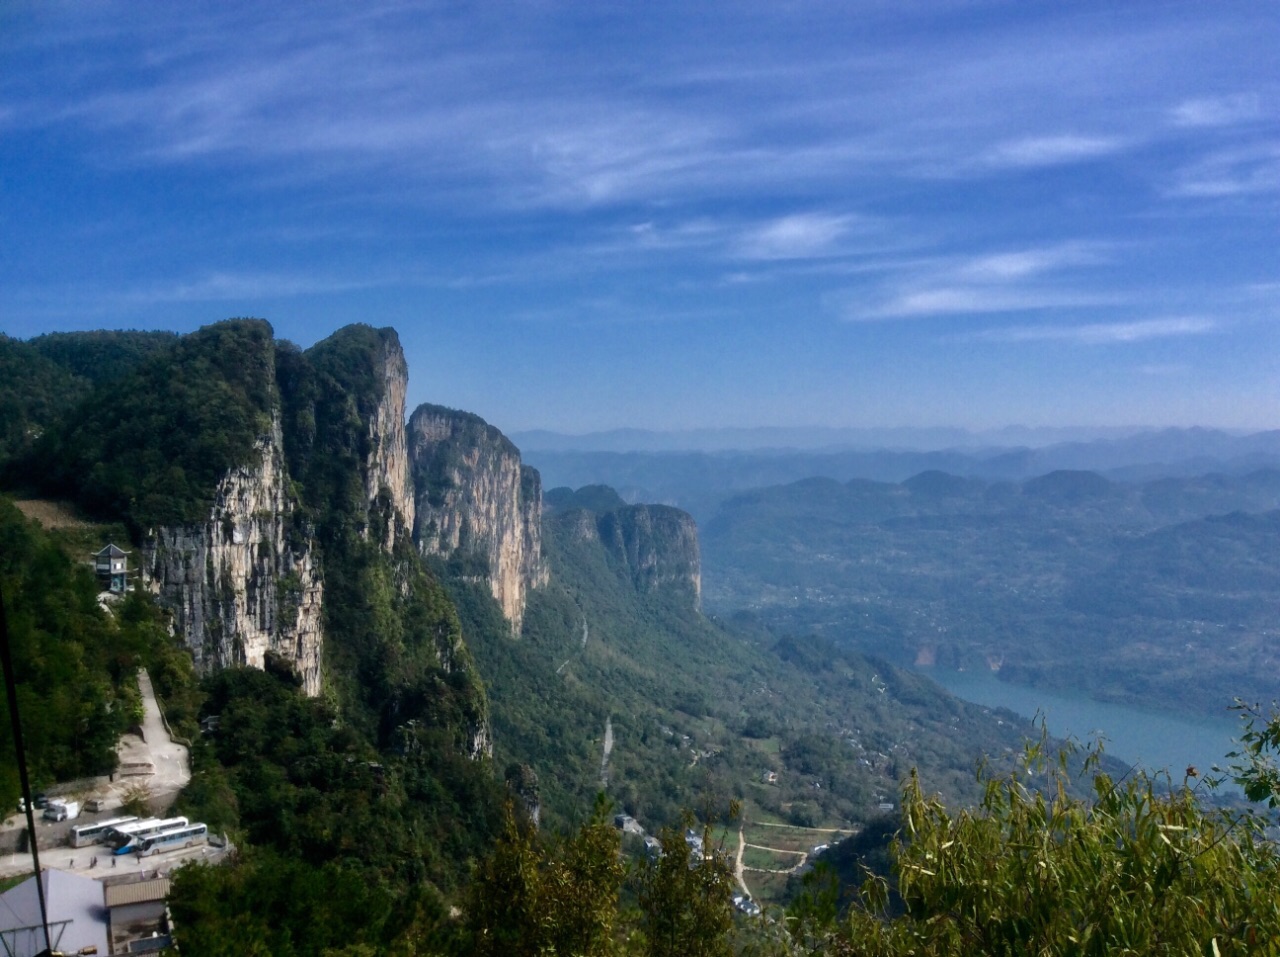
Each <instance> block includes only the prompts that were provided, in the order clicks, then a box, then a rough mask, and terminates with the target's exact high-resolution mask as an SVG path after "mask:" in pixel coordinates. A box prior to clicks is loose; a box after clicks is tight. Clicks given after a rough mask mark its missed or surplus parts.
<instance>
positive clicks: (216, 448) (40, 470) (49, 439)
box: [10, 319, 275, 532]
mask: <svg viewBox="0 0 1280 957" xmlns="http://www.w3.org/2000/svg"><path fill="white" fill-rule="evenodd" d="M274 363H275V357H274V341H273V338H272V330H271V326H270V325H268V324H267V323H266V322H263V321H262V320H257V319H241V320H230V321H227V322H221V323H217V324H215V325H212V326H206V327H205V328H203V329H201V330H199V331H198V332H194V333H191V334H190V335H186V336H182V337H181V338H179V339H177V340H176V341H175V342H174V343H173V345H172V346H171V347H170V348H166V349H162V350H158V351H156V352H155V353H153V354H151V355H150V356H148V357H146V358H143V359H141V361H139V362H138V363H136V364H130V363H122V367H124V368H126V369H127V371H125V372H124V373H123V374H122V375H120V376H119V377H115V378H109V379H108V378H103V379H101V380H99V381H97V382H96V383H95V385H94V386H93V388H92V390H91V391H90V392H88V394H87V395H85V396H84V397H83V398H81V399H80V400H79V401H78V402H77V403H76V405H75V407H74V408H73V409H71V410H69V411H65V412H64V414H63V415H62V416H61V417H60V418H59V420H58V421H57V422H56V423H54V424H51V425H50V426H49V427H48V428H47V429H46V430H45V432H44V433H43V435H42V436H41V437H40V439H39V440H38V441H37V442H36V443H35V444H34V447H33V449H32V450H31V453H30V455H29V456H27V457H26V458H24V459H23V460H21V461H19V462H15V463H14V464H13V466H12V468H11V471H10V481H11V482H14V483H17V484H22V485H25V486H27V487H28V488H31V489H33V490H36V491H39V492H41V493H43V494H47V495H54V496H58V497H62V498H66V499H70V500H72V501H75V502H76V503H77V504H79V505H80V506H81V507H82V508H84V509H85V510H86V511H87V512H89V513H90V514H93V515H97V516H103V517H107V518H111V519H118V520H124V521H126V522H128V523H129V525H130V527H131V528H133V529H135V530H136V531H139V532H140V531H144V530H146V529H147V528H149V527H151V526H154V525H172V524H181V523H184V522H192V521H198V520H200V519H201V518H204V517H206V516H207V515H208V511H209V507H210V505H211V504H212V499H213V492H214V489H215V488H216V487H217V484H218V482H219V481H220V480H221V479H222V477H223V476H224V475H225V474H226V473H227V471H228V470H229V469H231V468H233V467H235V466H238V465H242V464H244V463H245V462H246V461H247V460H248V459H249V456H250V454H251V452H252V450H253V447H254V443H255V442H256V441H257V439H258V438H259V436H261V435H263V434H264V433H267V432H269V430H270V421H271V412H272V408H273V404H274V394H275V389H274V382H275V375H274Z"/></svg>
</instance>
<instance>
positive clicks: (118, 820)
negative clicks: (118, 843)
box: [71, 817, 137, 847]
mask: <svg viewBox="0 0 1280 957" xmlns="http://www.w3.org/2000/svg"><path fill="white" fill-rule="evenodd" d="M136 820H137V818H136V817H113V818H112V819H111V820H109V821H98V822H97V823H96V824H79V825H77V826H75V827H73V828H72V829H71V846H72V847H88V846H89V845H90V844H105V843H106V842H107V838H108V837H109V836H110V833H111V831H112V829H113V828H117V827H120V826H121V825H122V824H132V823H133V822H134V821H136Z"/></svg>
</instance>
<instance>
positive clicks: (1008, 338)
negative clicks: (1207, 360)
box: [972, 316, 1219, 346]
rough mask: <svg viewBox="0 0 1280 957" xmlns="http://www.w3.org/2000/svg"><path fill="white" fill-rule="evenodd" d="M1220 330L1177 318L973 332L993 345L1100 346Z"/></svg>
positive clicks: (1206, 323)
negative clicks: (1064, 343) (1064, 344)
mask: <svg viewBox="0 0 1280 957" xmlns="http://www.w3.org/2000/svg"><path fill="white" fill-rule="evenodd" d="M1218 328H1219V323H1218V322H1217V321H1216V320H1213V319H1207V318H1204V317H1200V316H1177V317H1172V318H1162V319H1139V320H1134V321H1131V322H1091V323H1085V324H1083V325H1075V326H1066V325H1061V326H1059V325H1044V326H1009V327H1006V328H1003V329H988V330H984V331H983V332H978V333H974V334H973V336H972V338H974V339H983V340H987V341H990V342H1069V343H1076V344H1078V345H1087V346H1098V345H1122V344H1127V343H1137V342H1147V341H1150V340H1153V339H1170V338H1178V337H1182V336H1201V335H1205V334H1206V333H1210V332H1213V331H1215V330H1217V329H1218Z"/></svg>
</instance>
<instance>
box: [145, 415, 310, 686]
mask: <svg viewBox="0 0 1280 957" xmlns="http://www.w3.org/2000/svg"><path fill="white" fill-rule="evenodd" d="M295 508H296V505H295V503H294V502H293V501H292V499H291V498H290V496H289V492H288V475H287V473H286V470H285V466H284V448H283V439H282V436H281V428H280V418H279V416H278V415H276V416H273V417H272V420H271V428H270V431H269V433H268V434H267V435H265V436H263V437H261V438H260V439H259V440H258V443H257V445H256V446H255V449H254V455H253V458H252V460H251V461H250V462H249V463H248V464H246V465H244V466H241V467H239V468H235V469H232V470H231V471H230V472H228V473H227V475H226V476H225V477H224V478H223V479H222V481H221V482H219V483H218V487H217V489H216V492H215V495H214V504H213V507H212V508H211V509H210V511H209V516H208V519H207V520H206V521H204V522H202V523H198V524H190V525H178V526H161V527H158V528H154V529H152V530H151V532H150V534H149V535H148V537H147V539H146V541H145V543H144V548H143V574H144V576H145V578H146V580H147V581H148V583H149V584H150V586H151V587H152V589H153V590H154V591H155V592H156V593H157V594H158V596H159V599H160V601H161V603H162V604H164V605H165V606H166V607H168V608H169V609H170V610H171V611H172V613H173V616H174V627H175V629H176V631H177V633H178V634H179V635H180V636H181V637H182V638H183V639H184V640H185V641H186V643H187V646H188V647H189V648H190V649H191V654H192V656H193V658H194V659H195V662H196V665H197V667H198V668H200V669H201V670H209V669H212V668H220V667H226V666H228V665H252V666H254V667H257V668H261V667H262V666H263V659H264V657H265V655H266V653H267V652H268V651H274V652H276V653H277V654H279V655H280V656H281V657H283V658H285V659H287V660H289V661H290V662H291V663H292V664H293V667H294V669H295V670H296V672H297V674H298V676H299V677H300V678H301V680H302V685H303V688H304V690H305V691H306V693H307V694H311V695H315V694H318V693H319V691H320V684H321V654H322V650H323V638H322V628H321V611H322V606H323V597H324V588H323V585H322V583H321V579H320V574H319V570H318V568H317V567H316V557H315V545H314V543H313V542H312V540H311V538H310V537H309V536H308V535H307V534H305V532H303V531H301V530H300V529H299V528H298V527H297V523H296V521H295V518H296V516H295V515H294V510H295Z"/></svg>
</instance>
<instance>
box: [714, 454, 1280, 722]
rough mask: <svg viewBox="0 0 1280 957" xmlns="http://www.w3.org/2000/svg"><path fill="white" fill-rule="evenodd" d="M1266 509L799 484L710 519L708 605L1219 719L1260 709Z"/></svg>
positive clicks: (1268, 529)
mask: <svg viewBox="0 0 1280 957" xmlns="http://www.w3.org/2000/svg"><path fill="white" fill-rule="evenodd" d="M1278 504H1280V473H1277V472H1275V471H1269V470H1263V471H1258V472H1254V473H1250V474H1248V475H1244V476H1223V475H1214V476H1202V477H1196V478H1184V479H1162V480H1159V481H1154V482H1150V483H1145V484H1125V483H1119V482H1113V481H1109V480H1108V479H1106V478H1104V477H1103V476H1100V475H1097V474H1095V473H1090V472H1077V471H1060V472H1054V473H1050V474H1048V475H1044V476H1040V477H1037V478H1035V479H1031V480H1028V481H1026V482H1022V483H1011V482H995V483H990V482H982V481H978V480H974V479H964V478H959V477H955V476H946V475H943V474H941V473H936V472H935V473H923V474H921V475H918V476H916V477H914V478H912V479H909V480H907V481H905V482H902V483H900V484H889V483H875V482H866V481H861V480H855V481H852V482H849V483H839V482H834V481H832V480H829V479H811V480H806V481H804V482H798V483H794V484H792V485H787V486H779V487H776V488H769V489H761V490H757V491H753V492H750V493H747V494H744V495H742V496H739V497H738V498H736V499H733V500H732V501H730V502H728V503H726V505H725V506H724V508H723V509H722V510H721V512H720V513H719V514H718V515H717V517H716V518H715V519H714V520H713V521H711V522H709V523H708V524H707V527H706V529H705V531H704V535H703V543H704V555H705V556H706V569H705V586H706V588H705V594H706V602H707V606H708V607H709V608H710V609H712V610H715V611H718V612H721V613H727V612H728V611H730V610H733V609H742V608H749V609H751V610H752V611H753V613H755V614H756V615H758V616H759V617H760V618H761V619H762V620H763V621H765V622H768V623H769V624H770V625H771V626H772V627H776V628H783V629H788V628H794V629H803V628H811V629H814V630H817V631H819V632H821V633H822V634H824V635H826V636H828V637H830V638H831V639H832V640H833V641H836V642H838V643H841V644H846V645H848V646H850V647H854V648H863V649H867V648H874V649H876V650H877V653H879V654H884V655H886V656H888V657H890V658H891V659H892V660H893V661H895V662H898V663H904V664H909V663H911V662H913V661H919V662H921V663H924V664H930V663H936V664H937V665H939V666H941V667H966V668H980V667H986V666H988V665H999V666H1001V676H1002V677H1005V678H1009V679H1011V680H1015V681H1022V682H1028V683H1035V684H1041V685H1047V686H1058V687H1075V688H1083V689H1085V690H1088V691H1090V692H1091V693H1094V694H1096V695H1099V696H1101V697H1105V698H1113V699H1122V700H1130V701H1135V702H1141V703H1145V704H1147V705H1150V706H1163V707H1167V708H1190V709H1200V710H1205V711H1216V712H1219V713H1220V712H1221V710H1222V709H1223V708H1225V707H1226V706H1227V705H1229V704H1230V703H1231V700H1232V698H1233V696H1235V695H1242V696H1245V697H1249V698H1256V699H1258V700H1266V699H1269V698H1271V697H1273V696H1274V694H1275V688H1274V682H1273V681H1272V680H1271V678H1270V675H1272V674H1273V673H1274V667H1273V665H1274V662H1273V661H1272V659H1271V657H1270V651H1269V648H1270V645H1271V644H1273V642H1274V636H1275V634H1276V631H1275V624H1274V617H1275V600H1274V587H1273V586H1274V584H1275V567H1274V560H1273V556H1274V555H1275V554H1276V546H1277V539H1276V533H1275V520H1274V514H1275V512H1274V509H1276V507H1277V505H1278ZM1215 511H1216V512H1218V514H1215ZM1222 512H1233V513H1236V514H1228V515H1223V514H1221V513H1222Z"/></svg>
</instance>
